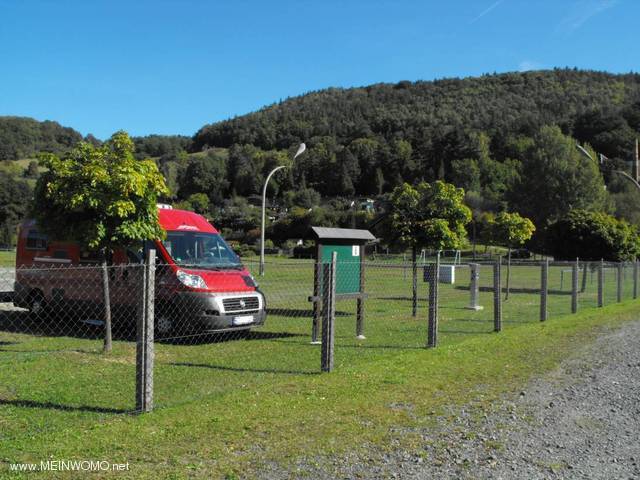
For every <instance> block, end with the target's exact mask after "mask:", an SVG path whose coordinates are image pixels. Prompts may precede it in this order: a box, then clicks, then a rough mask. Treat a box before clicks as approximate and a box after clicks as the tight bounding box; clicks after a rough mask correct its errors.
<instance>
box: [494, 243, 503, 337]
mask: <svg viewBox="0 0 640 480" xmlns="http://www.w3.org/2000/svg"><path fill="white" fill-rule="evenodd" d="M501 268H502V257H501V256H500V255H498V259H497V260H496V261H495V263H494V264H493V331H494V332H499V331H501V330H502V279H501Z"/></svg>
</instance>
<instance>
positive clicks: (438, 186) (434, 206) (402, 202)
mask: <svg viewBox="0 0 640 480" xmlns="http://www.w3.org/2000/svg"><path fill="white" fill-rule="evenodd" d="M390 209H391V210H390V223H391V225H390V226H391V231H393V232H394V235H395V237H396V239H397V240H398V241H399V242H400V243H401V244H403V245H405V246H409V247H411V262H412V265H413V316H415V315H416V304H417V290H418V281H417V262H416V257H417V250H418V248H429V249H433V250H438V251H439V250H443V249H457V248H460V246H461V245H462V244H463V242H464V240H465V239H466V229H465V225H466V224H467V223H469V221H470V220H471V210H470V209H469V207H467V206H466V205H465V204H464V190H463V189H461V188H456V187H455V186H454V185H451V184H450V183H445V182H442V181H439V180H438V181H436V182H434V183H426V182H421V183H419V184H418V185H417V187H415V188H414V187H413V186H411V185H409V184H408V183H405V184H403V185H400V186H398V187H396V188H395V189H394V190H393V192H392V193H391V198H390Z"/></svg>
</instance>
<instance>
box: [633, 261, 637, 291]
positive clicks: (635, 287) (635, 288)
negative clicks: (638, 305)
mask: <svg viewBox="0 0 640 480" xmlns="http://www.w3.org/2000/svg"><path fill="white" fill-rule="evenodd" d="M636 298H638V259H637V258H634V259H633V299H634V300H635V299H636Z"/></svg>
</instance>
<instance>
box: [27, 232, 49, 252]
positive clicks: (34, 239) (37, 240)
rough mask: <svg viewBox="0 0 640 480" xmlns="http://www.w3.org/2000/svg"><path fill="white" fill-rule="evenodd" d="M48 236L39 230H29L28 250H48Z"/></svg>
mask: <svg viewBox="0 0 640 480" xmlns="http://www.w3.org/2000/svg"><path fill="white" fill-rule="evenodd" d="M46 249H47V236H46V235H44V234H42V233H40V232H38V231H37V230H29V233H27V250H46Z"/></svg>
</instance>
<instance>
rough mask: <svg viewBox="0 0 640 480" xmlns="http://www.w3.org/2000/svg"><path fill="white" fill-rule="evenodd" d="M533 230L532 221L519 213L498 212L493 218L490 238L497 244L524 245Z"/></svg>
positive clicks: (507, 245)
mask: <svg viewBox="0 0 640 480" xmlns="http://www.w3.org/2000/svg"><path fill="white" fill-rule="evenodd" d="M535 230H536V227H535V226H534V225H533V222H532V221H531V220H529V219H528V218H526V217H521V216H520V214H519V213H517V212H513V213H509V212H500V213H499V214H498V215H496V216H495V218H494V219H493V234H492V238H493V240H494V241H495V242H497V243H498V245H504V246H506V247H509V248H513V247H515V246H517V245H524V243H525V242H526V241H527V240H529V239H530V238H531V237H532V235H533V232H535Z"/></svg>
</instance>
